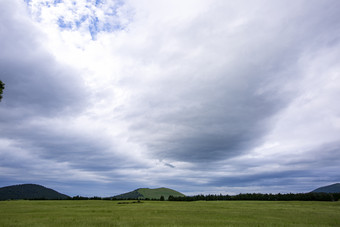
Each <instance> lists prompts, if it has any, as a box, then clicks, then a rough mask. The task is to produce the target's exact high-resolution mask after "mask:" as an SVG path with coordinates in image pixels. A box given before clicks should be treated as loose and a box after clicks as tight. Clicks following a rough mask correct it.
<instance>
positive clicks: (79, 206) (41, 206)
mask: <svg viewBox="0 0 340 227" xmlns="http://www.w3.org/2000/svg"><path fill="white" fill-rule="evenodd" d="M124 202H129V203H123V201H100V200H99V201H96V200H86V201H68V200H64V201H23V200H21V201H0V226H340V202H295V201H293V202H292V201H290V202H273V201H268V202H265V201H209V202H206V201H197V202H169V201H163V202H160V201H143V202H141V203H132V201H124Z"/></svg>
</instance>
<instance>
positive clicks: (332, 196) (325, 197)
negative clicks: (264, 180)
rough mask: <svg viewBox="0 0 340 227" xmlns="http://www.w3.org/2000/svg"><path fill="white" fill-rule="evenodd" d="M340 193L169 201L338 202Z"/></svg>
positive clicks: (252, 195)
mask: <svg viewBox="0 0 340 227" xmlns="http://www.w3.org/2000/svg"><path fill="white" fill-rule="evenodd" d="M339 199H340V193H297V194H294V193H288V194H281V193H278V194H261V193H245V194H238V195H222V194H220V195H195V196H186V197H174V196H170V197H169V201H199V200H205V201H213V200H221V201H223V200H260V201H293V200H296V201H338V200H339Z"/></svg>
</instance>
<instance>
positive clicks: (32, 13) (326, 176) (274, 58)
mask: <svg viewBox="0 0 340 227" xmlns="http://www.w3.org/2000/svg"><path fill="white" fill-rule="evenodd" d="M339 7H340V4H339V3H338V2H337V1H332V0H327V1H323V2H320V1H295V2H294V3H292V4H290V5H287V4H286V3H285V2H284V1H271V2H267V1H260V0H259V1H252V2H249V1H238V2H237V3H236V2H233V1H218V0H216V1H186V2H185V3H183V2H180V1H171V2H166V1H147V2H143V1H134V0H129V1H77V2H71V1H69V2H68V1H65V2H63V1H40V0H30V1H19V0H17V1H9V0H3V1H1V2H0V31H1V32H0V34H1V35H0V48H1V50H2V51H1V53H0V69H1V71H0V79H1V80H2V81H3V82H4V83H5V84H6V89H5V91H4V98H3V101H2V102H1V103H0V127H1V132H0V160H1V161H0V170H1V171H0V182H1V185H0V186H5V185H8V184H14V183H24V182H32V183H41V184H44V185H47V186H50V187H55V188H57V189H59V190H61V191H62V192H65V193H69V194H70V195H75V194H76V193H83V195H100V196H103V195H113V194H116V193H121V192H125V191H128V190H132V189H134V188H137V187H160V186H165V187H172V188H175V189H177V190H179V191H182V192H184V193H188V194H195V193H239V192H253V191H257V192H301V191H302V192H303V191H309V190H312V189H314V188H316V187H318V186H322V185H324V184H328V183H333V182H338V181H340V175H339V174H338V171H336V169H337V167H338V166H339V164H340V163H339V160H338V158H337V157H339V152H340V141H339V136H338V135H340V133H339V131H340V117H339V116H340V106H339V105H338V104H337V103H338V98H337V97H339V95H340V94H339V91H340V89H339V88H340V81H339V80H340V75H339V72H340V65H339V63H338V59H339V57H340V56H339V55H340V54H339V53H340V52H339V49H340V43H339V34H340V31H339V30H340V25H339V23H338V21H339V16H338V15H340V12H339V9H340V8H339ZM84 187H85V188H87V191H84V190H83V189H82V188H84Z"/></svg>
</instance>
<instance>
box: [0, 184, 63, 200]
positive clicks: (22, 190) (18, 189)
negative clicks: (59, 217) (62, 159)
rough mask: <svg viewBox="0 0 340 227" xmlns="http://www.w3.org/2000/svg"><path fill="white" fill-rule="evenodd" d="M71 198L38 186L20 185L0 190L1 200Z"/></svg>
mask: <svg viewBox="0 0 340 227" xmlns="http://www.w3.org/2000/svg"><path fill="white" fill-rule="evenodd" d="M68 198H69V196H67V195H64V194H61V193H59V192H57V191H55V190H53V189H50V188H45V187H44V186H41V185H37V184H20V185H13V186H7V187H2V188H0V200H9V199H68Z"/></svg>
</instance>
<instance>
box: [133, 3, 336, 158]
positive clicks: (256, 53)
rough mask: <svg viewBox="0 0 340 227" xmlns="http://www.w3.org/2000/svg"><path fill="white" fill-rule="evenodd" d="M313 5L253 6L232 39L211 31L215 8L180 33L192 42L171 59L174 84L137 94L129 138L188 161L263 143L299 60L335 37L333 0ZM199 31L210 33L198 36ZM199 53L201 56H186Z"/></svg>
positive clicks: (287, 98) (288, 94)
mask: <svg viewBox="0 0 340 227" xmlns="http://www.w3.org/2000/svg"><path fill="white" fill-rule="evenodd" d="M276 3H279V4H276ZM313 3H314V4H309V3H306V2H298V3H295V4H293V6H288V8H287V9H285V8H281V6H282V4H283V3H282V2H271V3H269V4H268V5H267V6H266V7H264V9H260V8H256V10H258V12H256V13H255V15H250V18H247V19H248V21H249V22H248V23H247V24H246V25H245V26H244V27H242V26H241V28H240V31H239V33H236V34H231V33H230V32H229V31H228V32H224V30H222V31H220V30H217V28H220V26H221V23H223V22H222V21H219V20H218V19H216V18H215V17H213V16H212V14H213V13H217V15H219V13H222V12H220V11H219V10H218V9H214V10H216V11H217V12H207V13H206V14H205V15H204V17H203V18H204V19H205V21H203V19H202V20H199V18H198V20H195V21H194V22H193V23H192V24H189V25H187V27H185V28H183V30H184V29H185V32H184V31H182V32H183V33H185V34H186V35H187V34H189V38H190V39H189V40H190V43H188V46H189V47H188V46H183V48H184V50H185V51H186V52H185V53H182V56H181V55H179V57H178V56H177V58H178V59H171V60H172V64H174V65H177V66H178V68H176V70H175V72H172V74H174V75H173V77H174V79H172V80H169V81H167V80H165V81H162V80H161V79H159V81H158V82H155V83H152V85H151V86H152V87H153V88H154V89H151V91H147V92H144V93H136V97H135V99H136V100H135V101H134V102H133V105H134V106H135V108H134V111H135V112H134V113H132V114H131V115H130V116H131V117H129V118H127V121H128V122H132V123H131V131H132V132H134V131H137V132H138V131H139V132H140V133H137V135H136V137H135V138H134V139H135V140H136V141H143V142H145V143H146V144H147V145H148V147H149V148H150V151H151V153H152V154H153V155H155V156H156V157H160V158H161V159H163V158H168V159H171V160H179V161H187V162H209V161H216V160H220V159H225V158H230V157H233V156H236V155H240V154H242V153H244V152H247V151H249V150H251V149H252V148H254V147H256V146H257V145H259V144H261V143H262V142H263V138H264V136H265V135H267V134H268V132H269V131H270V129H271V128H272V123H273V122H272V120H273V117H275V116H276V114H277V113H278V112H279V111H281V110H283V109H284V108H286V107H287V104H289V103H290V102H291V101H292V100H293V99H294V97H295V96H296V95H298V93H299V91H298V90H296V88H295V86H294V83H296V81H298V80H299V79H300V78H302V77H303V76H304V75H302V74H301V69H300V65H299V59H300V58H301V57H302V56H303V54H306V53H308V52H309V51H314V50H317V49H318V48H323V47H325V46H328V45H332V44H331V43H332V42H334V41H335V40H336V39H337V38H336V37H338V34H339V33H338V31H339V23H337V22H336V21H337V20H336V19H337V18H338V16H337V12H338V6H339V3H338V2H336V1H329V2H327V3H321V2H313ZM294 7H296V8H294ZM290 10H292V11H290ZM209 13H211V15H210V14H209ZM265 13H268V14H267V15H266V16H264V15H265ZM207 15H208V16H207ZM315 15H318V16H317V17H316V16H315ZM241 16H244V17H247V15H241ZM198 22H200V24H199V25H198V24H196V23H198ZM201 22H202V23H201ZM205 26H209V29H210V32H209V33H202V32H201V31H202V30H204V29H208V27H205ZM215 28H216V31H215V30H214V29H215ZM212 34H213V35H212ZM323 34H327V36H324V35H323ZM190 35H192V36H190ZM177 39H182V40H181V41H183V40H186V39H188V37H187V36H186V37H180V38H177ZM160 40H162V39H160ZM214 41H215V43H212V42H214ZM163 44H164V45H166V43H163ZM234 46H235V49H234ZM181 47H182V46H181ZM197 48H200V50H202V51H201V52H202V53H201V55H200V59H199V60H197V59H196V58H190V57H188V55H187V52H190V51H191V52H194V51H197ZM147 56H148V55H147ZM147 56H146V58H147ZM151 56H152V55H151ZM197 61H199V62H197ZM181 66H183V67H182V68H181ZM190 67H191V68H190ZM184 69H185V70H184ZM164 70H166V68H165V69H164ZM184 78H185V79H184ZM141 83H142V84H143V82H141ZM158 91H159V92H158Z"/></svg>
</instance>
